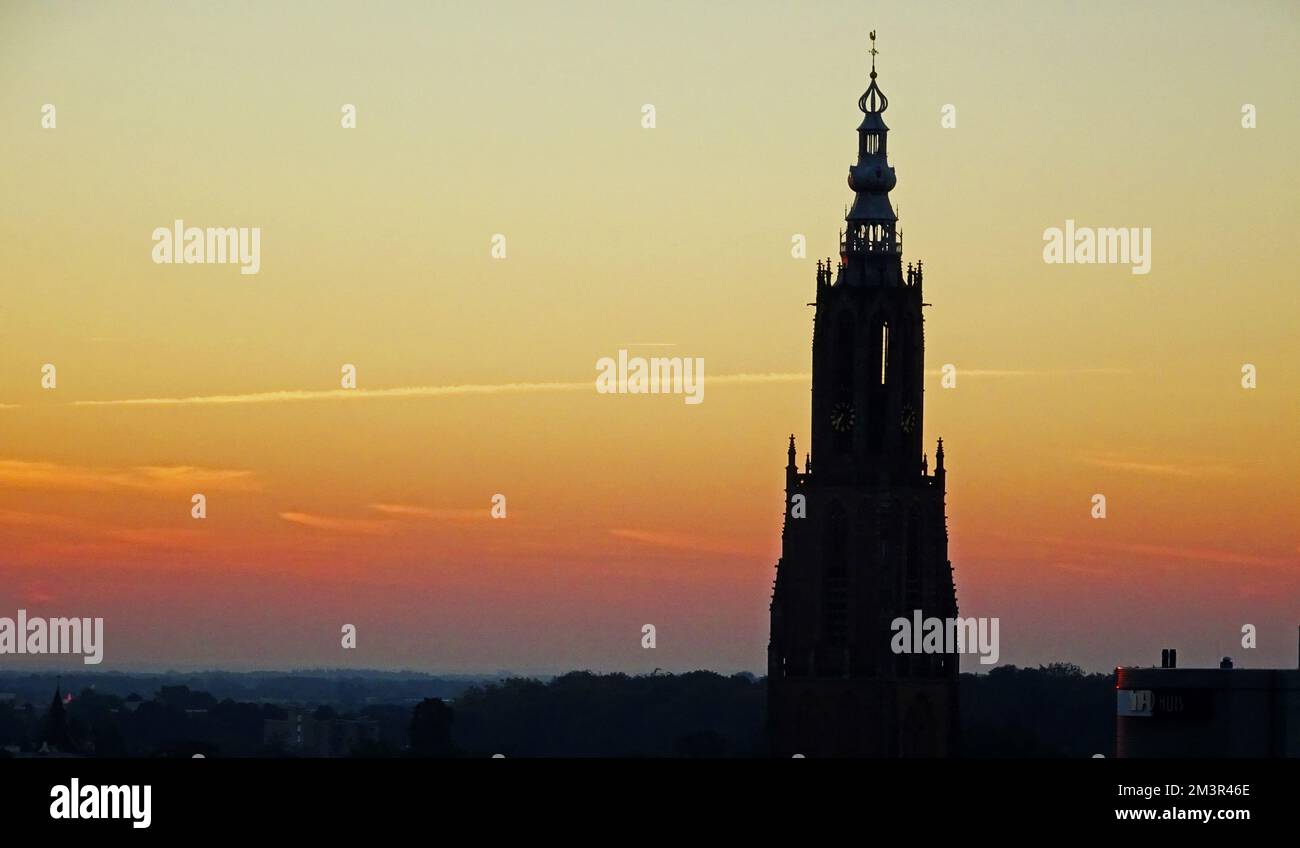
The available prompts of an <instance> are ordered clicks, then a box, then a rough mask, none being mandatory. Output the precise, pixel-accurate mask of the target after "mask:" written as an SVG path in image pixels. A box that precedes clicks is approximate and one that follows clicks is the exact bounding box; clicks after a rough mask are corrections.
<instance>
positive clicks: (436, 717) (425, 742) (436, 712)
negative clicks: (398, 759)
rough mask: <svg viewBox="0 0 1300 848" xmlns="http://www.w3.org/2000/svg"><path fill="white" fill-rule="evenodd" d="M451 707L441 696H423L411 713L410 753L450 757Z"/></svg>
mask: <svg viewBox="0 0 1300 848" xmlns="http://www.w3.org/2000/svg"><path fill="white" fill-rule="evenodd" d="M451 722H452V710H451V707H449V706H447V705H446V704H445V703H443V700H442V699H441V698H425V699H424V700H423V701H421V702H420V703H418V704H416V705H415V711H414V713H412V715H411V753H412V754H413V755H415V756H417V757H450V756H451V755H452V753H453V748H452V744H451Z"/></svg>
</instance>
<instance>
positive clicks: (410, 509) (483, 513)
mask: <svg viewBox="0 0 1300 848" xmlns="http://www.w3.org/2000/svg"><path fill="white" fill-rule="evenodd" d="M370 508H371V509H373V510H374V511H375V512H381V513H383V514H384V515H393V516H398V517H403V518H427V519H431V520H435V521H477V520H478V519H480V518H490V517H491V515H490V511H489V510H488V508H487V507H483V508H482V509H445V508H440V509H431V508H429V507H423V506H410V505H408V504H371V505H370Z"/></svg>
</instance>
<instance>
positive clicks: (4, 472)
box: [0, 459, 259, 492]
mask: <svg viewBox="0 0 1300 848" xmlns="http://www.w3.org/2000/svg"><path fill="white" fill-rule="evenodd" d="M0 485H5V486H11V487H15V488H31V489H64V490H74V491H105V490H109V489H136V490H142V491H149V490H156V491H165V492H176V491H191V492H193V491H197V490H199V489H202V488H207V489H224V490H240V491H248V490H253V489H257V488H259V486H258V484H257V481H256V480H255V479H254V478H253V472H251V471H242V470H236V469H224V468H202V467H200V466H195V465H137V466H129V467H125V468H106V467H96V466H86V465H61V464H59V463H54V462H27V461H24V460H17V459H3V460H0Z"/></svg>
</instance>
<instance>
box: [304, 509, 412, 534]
mask: <svg viewBox="0 0 1300 848" xmlns="http://www.w3.org/2000/svg"><path fill="white" fill-rule="evenodd" d="M280 518H282V519H284V520H285V521H288V522H289V523H291V524H300V525H302V526H303V527H310V528H311V529H313V530H325V531H327V532H330V533H348V534H356V535H363V536H383V535H386V534H388V533H391V532H392V530H393V522H392V521H385V520H383V519H378V518H336V517H333V516H328V515H312V514H311V513H307V512H282V513H280Z"/></svg>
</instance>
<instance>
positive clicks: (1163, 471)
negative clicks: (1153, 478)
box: [1082, 454, 1239, 477]
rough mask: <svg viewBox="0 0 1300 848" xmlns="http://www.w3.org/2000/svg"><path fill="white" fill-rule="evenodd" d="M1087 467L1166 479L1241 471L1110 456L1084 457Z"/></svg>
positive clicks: (1212, 465)
mask: <svg viewBox="0 0 1300 848" xmlns="http://www.w3.org/2000/svg"><path fill="white" fill-rule="evenodd" d="M1082 461H1083V462H1084V463H1085V464H1087V465H1094V466H1096V467H1098V468H1107V469H1110V470H1112V471H1132V472H1135V473H1138V474H1155V475H1159V476H1164V477H1224V476H1230V475H1233V474H1237V473H1239V469H1237V468H1235V467H1233V466H1231V465H1226V464H1223V463H1217V462H1204V461H1200V460H1189V461H1184V462H1150V461H1148V460H1146V459H1133V458H1129V457H1121V456H1116V455H1113V454H1110V455H1089V456H1084V457H1083V458H1082Z"/></svg>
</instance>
